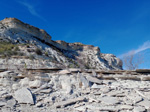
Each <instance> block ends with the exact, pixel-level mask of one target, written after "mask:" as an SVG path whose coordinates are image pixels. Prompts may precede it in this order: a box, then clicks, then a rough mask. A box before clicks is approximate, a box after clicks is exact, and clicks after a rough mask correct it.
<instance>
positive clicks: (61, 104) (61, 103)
mask: <svg viewBox="0 0 150 112" xmlns="http://www.w3.org/2000/svg"><path fill="white" fill-rule="evenodd" d="M84 100H85V97H78V98H75V99H69V100H67V101H62V102H58V103H55V107H56V108H59V107H64V106H67V105H71V104H74V103H76V102H79V101H84Z"/></svg>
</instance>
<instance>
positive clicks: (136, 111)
mask: <svg viewBox="0 0 150 112" xmlns="http://www.w3.org/2000/svg"><path fill="white" fill-rule="evenodd" d="M133 112H145V108H144V107H142V106H136V107H134V109H133Z"/></svg>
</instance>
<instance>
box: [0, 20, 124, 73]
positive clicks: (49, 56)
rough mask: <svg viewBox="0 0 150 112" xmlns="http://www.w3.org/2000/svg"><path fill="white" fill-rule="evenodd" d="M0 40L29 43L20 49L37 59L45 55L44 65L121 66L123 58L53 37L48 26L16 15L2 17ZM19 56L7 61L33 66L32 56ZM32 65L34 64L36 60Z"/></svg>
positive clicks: (78, 66)
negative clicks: (21, 19) (18, 17)
mask: <svg viewBox="0 0 150 112" xmlns="http://www.w3.org/2000/svg"><path fill="white" fill-rule="evenodd" d="M0 40H1V41H7V42H10V43H13V44H24V45H25V44H28V48H27V47H25V46H24V47H21V46H19V49H20V50H21V52H24V54H25V56H27V57H31V56H32V57H34V58H35V60H36V61H37V62H38V60H39V59H42V60H43V61H42V63H43V65H44V66H42V67H69V68H83V69H85V68H86V69H104V70H113V69H117V70H119V69H122V61H121V60H120V59H118V58H117V57H116V56H114V55H112V54H103V53H101V52H100V48H99V47H95V46H93V45H85V44H82V43H80V42H75V43H67V42H65V41H62V40H59V41H53V40H52V37H51V36H50V35H49V34H48V33H47V32H46V31H45V30H43V29H39V28H37V27H34V26H31V25H29V24H27V23H24V22H22V21H20V20H18V19H16V18H5V19H4V20H2V21H0ZM29 49H30V50H29ZM31 49H32V50H31ZM37 49H38V50H39V51H40V52H41V53H40V55H39V54H37V53H36V50H37ZM23 50H24V51H23ZM28 51H32V52H28ZM17 52H19V51H17ZM10 60H11V61H10ZM20 60H21V61H20ZM20 60H19V59H18V60H17V61H15V59H12V58H9V60H8V63H9V64H10V65H11V64H13V63H12V62H13V61H15V62H16V63H15V64H18V65H19V64H21V63H22V61H24V62H25V63H26V65H27V66H28V67H29V66H31V65H30V64H31V62H32V60H28V59H20ZM2 63H3V61H0V64H2ZM32 66H33V67H35V66H34V64H33V63H32ZM39 66H40V64H39Z"/></svg>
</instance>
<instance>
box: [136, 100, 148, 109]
mask: <svg viewBox="0 0 150 112" xmlns="http://www.w3.org/2000/svg"><path fill="white" fill-rule="evenodd" d="M137 104H138V105H141V106H143V107H145V108H146V109H150V101H149V100H147V99H144V100H143V101H141V102H139V103H137Z"/></svg>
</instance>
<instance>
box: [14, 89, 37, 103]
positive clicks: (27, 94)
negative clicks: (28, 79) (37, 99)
mask: <svg viewBox="0 0 150 112" xmlns="http://www.w3.org/2000/svg"><path fill="white" fill-rule="evenodd" d="M14 98H15V99H16V100H17V101H18V103H29V104H34V99H33V96H32V93H31V91H30V90H29V89H28V88H22V89H19V90H17V91H15V93H14Z"/></svg>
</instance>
